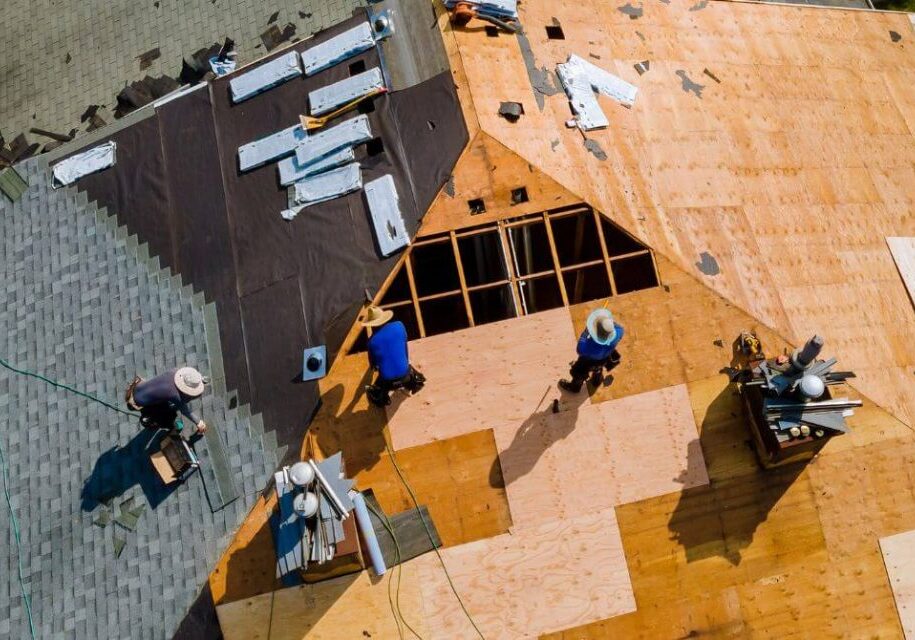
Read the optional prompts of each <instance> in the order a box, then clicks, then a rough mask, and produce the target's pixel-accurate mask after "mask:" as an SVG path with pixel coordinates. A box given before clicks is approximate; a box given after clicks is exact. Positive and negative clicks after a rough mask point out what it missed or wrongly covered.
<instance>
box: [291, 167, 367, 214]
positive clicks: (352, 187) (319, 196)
mask: <svg viewBox="0 0 915 640" xmlns="http://www.w3.org/2000/svg"><path fill="white" fill-rule="evenodd" d="M361 188H362V172H361V171H360V170H359V163H358V162H353V163H351V164H348V165H344V166H342V167H338V168H337V169H331V170H330V171H325V172H324V173H319V174H317V175H313V176H308V177H307V178H303V179H302V180H299V181H298V182H296V183H295V203H296V204H299V205H302V206H303V207H307V206H310V205H313V204H318V203H319V202H326V201H327V200H333V199H334V198H339V197H340V196H342V195H346V194H347V193H352V192H353V191H358V190H359V189H361Z"/></svg>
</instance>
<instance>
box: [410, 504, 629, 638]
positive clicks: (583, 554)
mask: <svg viewBox="0 0 915 640" xmlns="http://www.w3.org/2000/svg"><path fill="white" fill-rule="evenodd" d="M442 555H443V556H444V561H445V563H446V566H447V567H448V570H449V572H450V573H451V577H452V579H453V581H454V585H455V587H456V589H457V591H458V593H459V594H460V595H461V598H462V600H463V601H464V604H465V606H466V607H467V610H468V611H469V612H470V614H471V616H473V618H474V621H475V622H476V624H477V626H478V627H479V628H480V631H481V632H482V633H483V635H484V636H485V637H487V638H504V639H512V638H536V637H537V636H538V635H540V634H541V633H545V632H549V631H553V630H557V629H562V628H565V627H569V626H573V625H577V624H585V623H587V622H590V621H593V620H598V619H601V618H605V617H608V616H613V615H618V614H621V613H625V612H627V611H632V610H634V609H635V600H634V599H633V597H632V590H631V587H630V584H629V571H628V569H627V567H626V559H625V557H624V554H623V548H622V543H621V541H620V537H619V529H618V527H617V522H616V516H615V515H614V513H613V509H605V510H602V511H595V512H591V513H583V514H580V515H579V516H577V517H574V518H569V519H567V520H554V521H552V522H549V523H546V524H543V525H540V526H538V527H534V528H530V529H525V530H523V531H521V532H516V533H513V534H506V535H502V536H497V537H495V538H490V539H488V540H480V541H478V542H474V543H472V544H465V545H461V546H459V547H453V548H450V549H445V550H443V551H442ZM414 562H416V563H418V564H419V565H420V575H421V579H422V594H423V600H424V602H425V604H426V613H427V616H428V619H427V628H428V629H429V632H430V635H428V636H425V637H428V638H441V639H443V640H456V639H458V638H474V637H479V636H477V635H476V632H475V631H474V630H473V628H472V627H471V626H470V623H469V622H468V621H467V619H466V617H464V614H463V612H462V611H461V608H460V606H459V604H458V602H457V600H456V599H455V597H454V595H453V594H452V593H451V591H450V589H449V587H448V583H447V582H446V580H445V577H444V574H443V572H442V569H441V567H440V566H439V565H438V560H437V559H436V558H435V556H433V555H428V554H427V555H425V556H423V557H421V558H417V559H416V560H415V561H414Z"/></svg>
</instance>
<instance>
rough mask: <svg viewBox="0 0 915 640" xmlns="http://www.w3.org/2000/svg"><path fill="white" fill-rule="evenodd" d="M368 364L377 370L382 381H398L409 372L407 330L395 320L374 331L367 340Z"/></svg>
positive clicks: (401, 323)
mask: <svg viewBox="0 0 915 640" xmlns="http://www.w3.org/2000/svg"><path fill="white" fill-rule="evenodd" d="M367 351H368V352H369V364H371V365H372V366H373V367H374V368H376V369H378V375H379V376H380V377H381V379H382V380H398V379H400V378H403V377H404V376H405V375H407V374H408V373H409V372H410V357H409V355H408V354H407V330H406V328H404V326H403V322H400V321H399V320H395V321H394V322H389V323H387V324H386V325H384V326H383V327H381V328H380V329H378V330H376V331H375V333H373V334H372V337H371V338H369V341H368V345H367Z"/></svg>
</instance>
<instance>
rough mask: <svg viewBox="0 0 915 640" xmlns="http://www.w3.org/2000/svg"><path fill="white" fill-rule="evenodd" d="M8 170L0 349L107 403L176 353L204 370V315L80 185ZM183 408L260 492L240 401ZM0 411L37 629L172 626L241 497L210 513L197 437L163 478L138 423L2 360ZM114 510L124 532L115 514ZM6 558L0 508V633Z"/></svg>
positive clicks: (256, 446) (14, 618) (4, 629)
mask: <svg viewBox="0 0 915 640" xmlns="http://www.w3.org/2000/svg"><path fill="white" fill-rule="evenodd" d="M18 169H19V171H20V172H21V173H23V175H24V176H27V179H28V181H29V189H28V191H27V192H26V193H25V194H24V195H23V197H22V199H21V200H20V201H19V202H17V203H16V204H10V203H9V202H8V201H5V202H3V203H0V225H2V230H0V266H2V269H3V280H2V282H3V285H2V286H0V357H2V358H4V359H7V360H9V361H11V363H12V364H13V365H15V366H17V367H20V368H22V369H27V370H31V371H36V372H39V373H42V374H44V375H47V376H48V377H51V378H54V379H56V380H59V381H61V382H64V383H67V384H71V385H73V386H75V387H77V388H79V389H82V390H85V391H88V392H90V393H93V394H96V395H98V396H99V397H101V398H104V399H106V400H108V401H110V402H113V403H117V404H119V405H120V404H122V402H123V401H122V399H121V398H122V396H123V388H124V387H125V386H126V384H127V383H128V382H129V381H130V379H131V378H132V376H133V375H134V374H138V375H141V376H147V377H148V376H151V375H153V374H155V373H156V372H157V371H160V370H162V369H164V368H166V367H173V366H180V365H181V364H184V363H188V364H191V365H193V366H197V367H198V368H200V369H201V370H203V371H204V372H210V367H211V358H210V355H209V354H210V352H211V350H214V349H218V348H219V346H218V344H215V343H214V342H213V340H212V336H210V337H209V338H210V341H209V342H208V336H207V333H206V330H205V322H204V315H205V313H213V310H212V309H205V308H204V306H202V303H201V299H200V297H196V298H195V297H193V296H192V295H191V293H192V292H191V291H190V290H189V289H187V288H182V283H181V282H180V279H178V278H174V277H172V274H171V273H169V272H167V271H160V270H158V267H157V263H156V261H149V260H148V251H147V250H146V248H145V245H138V243H137V241H136V238H135V237H132V236H128V235H127V234H126V232H125V231H124V230H123V229H121V228H118V227H117V225H116V224H114V223H113V221H112V220H111V219H110V218H108V217H107V213H106V212H104V211H98V210H97V209H96V207H95V205H94V204H92V203H89V202H87V201H86V196H85V194H76V192H75V191H73V190H57V191H55V190H52V189H50V187H49V184H50V174H49V172H48V171H47V168H46V167H44V166H43V165H42V163H41V161H40V160H32V161H29V162H26V163H23V164H22V165H20V166H19V167H18ZM213 360H214V361H217V365H216V366H217V367H218V362H221V357H217V358H213ZM213 373H214V375H222V374H221V372H219V371H216V372H213ZM196 408H197V409H198V410H199V412H200V414H201V415H202V416H203V417H204V419H205V420H206V421H207V423H208V424H210V425H212V427H215V430H216V431H214V433H216V432H217V431H218V433H219V435H220V437H221V441H222V444H223V446H224V448H225V450H226V457H227V459H228V460H230V461H231V460H237V461H242V464H237V465H233V466H231V468H230V471H231V473H232V474H233V475H234V481H235V485H236V487H237V488H238V490H239V491H248V490H249V488H250V487H262V486H263V485H264V484H265V483H266V482H267V480H268V478H269V477H270V473H271V472H272V470H273V468H274V466H275V464H276V457H275V452H274V451H272V450H270V448H269V443H268V447H267V448H266V449H265V445H264V440H263V435H262V433H263V427H262V426H261V424H260V422H259V421H255V424H254V425H253V428H252V424H251V420H252V418H251V417H250V414H249V412H247V410H246V409H247V408H246V407H240V408H239V409H236V410H233V409H229V408H228V403H227V401H226V399H225V398H223V397H221V396H220V395H218V394H215V393H210V394H207V395H205V396H204V398H203V399H202V401H200V402H199V403H198V406H197V407H196ZM0 411H2V412H3V414H4V415H5V416H6V420H5V421H4V423H3V426H0V445H2V446H3V449H4V454H5V457H6V459H7V462H8V464H9V470H10V487H9V488H10V493H11V501H12V504H13V507H14V509H15V513H16V516H17V518H18V520H19V524H20V528H21V561H22V565H23V576H24V582H25V586H26V589H27V592H28V593H29V595H30V597H31V602H32V614H33V619H34V622H35V627H36V635H37V636H38V637H41V638H46V637H47V638H54V637H61V638H64V637H66V638H74V637H77V638H79V637H83V638H85V637H92V638H109V637H131V638H163V637H171V635H172V633H173V632H174V630H175V629H176V628H177V626H178V624H179V623H180V621H181V619H182V618H183V616H184V613H185V612H186V611H187V609H188V607H189V606H190V605H191V604H192V603H193V601H194V600H195V598H196V597H197V594H198V592H199V590H200V588H201V587H202V586H203V584H204V583H205V582H206V580H207V577H208V574H209V570H210V568H211V567H212V566H213V565H214V564H215V562H216V560H217V559H218V556H219V554H221V553H222V551H223V550H224V548H225V545H226V544H227V541H228V540H229V539H230V538H231V534H232V533H233V532H234V530H235V529H236V528H237V527H238V525H239V524H240V523H241V521H242V519H243V518H244V516H245V514H246V513H247V512H248V510H249V509H250V507H251V506H252V504H253V503H254V501H255V499H256V497H257V496H256V493H254V492H250V491H248V492H247V493H244V494H242V495H241V496H240V497H239V499H238V500H235V501H234V502H232V503H230V504H229V505H227V506H226V507H225V508H224V509H223V510H221V511H217V512H215V513H214V512H213V511H212V510H211V508H210V500H211V499H213V496H214V493H218V492H217V491H216V488H217V486H218V483H217V479H216V475H215V473H214V470H213V465H212V464H211V459H210V451H209V449H208V447H207V445H206V441H204V440H201V441H199V442H198V443H197V444H196V450H197V452H198V454H199V456H200V458H201V461H202V469H201V470H200V472H199V473H196V474H194V475H193V476H191V478H189V479H188V481H187V482H185V483H184V484H182V485H180V486H177V487H169V488H165V487H163V486H162V485H161V482H160V481H159V479H158V477H156V476H155V475H154V472H153V470H152V468H151V466H150V465H149V462H148V457H147V455H146V453H145V452H144V448H145V446H146V445H147V442H148V441H149V438H150V436H151V434H150V433H149V432H145V431H143V430H142V429H141V428H140V427H139V425H138V423H137V421H136V420H135V419H134V418H132V417H129V416H126V415H123V414H120V413H117V412H115V411H113V410H111V409H108V408H106V407H103V406H101V405H99V404H97V403H95V402H91V401H89V400H87V399H85V398H82V397H80V396H78V395H75V394H73V393H70V392H67V391H64V390H62V389H56V388H54V387H51V386H50V385H48V384H46V383H44V382H42V381H40V380H37V379H35V378H31V377H27V376H24V375H19V374H15V373H13V372H11V371H8V370H6V369H2V370H0ZM208 495H209V498H208ZM131 498H132V502H130V503H128V504H127V505H126V506H123V505H122V503H124V502H125V501H128V500H130V499H131ZM213 502H214V505H213V506H214V507H218V506H219V504H218V503H219V501H218V500H215V499H213ZM124 510H127V512H128V514H129V515H127V516H126V517H124V516H122V517H121V518H120V520H121V522H122V523H124V524H128V525H129V524H134V517H135V519H136V522H135V526H134V529H133V530H130V527H129V526H126V527H125V526H121V525H120V524H115V520H117V519H118V518H119V515H120V514H121V513H122V512H123V511H124ZM122 542H123V545H122ZM119 546H123V548H122V549H121V550H120V555H117V553H116V551H117V548H118V547H119ZM18 555H19V554H18V552H17V547H16V544H15V540H14V538H13V535H12V530H11V526H10V519H9V518H8V517H3V518H0V558H2V560H0V636H2V637H10V638H27V637H29V629H28V620H27V616H26V613H25V611H24V608H23V602H22V599H21V596H20V586H19V581H18V572H17V556H18Z"/></svg>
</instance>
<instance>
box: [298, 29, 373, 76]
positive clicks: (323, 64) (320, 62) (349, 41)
mask: <svg viewBox="0 0 915 640" xmlns="http://www.w3.org/2000/svg"><path fill="white" fill-rule="evenodd" d="M374 46H375V37H374V35H373V34H372V27H371V26H370V25H369V23H368V22H363V23H362V24H359V25H357V26H355V27H353V28H352V29H349V30H347V31H344V32H343V33H341V34H340V35H338V36H334V37H333V38H331V39H330V40H328V41H326V42H322V43H321V44H319V45H315V46H313V47H311V48H310V49H306V50H305V51H303V52H302V67H303V68H304V69H305V75H306V76H310V75H314V74H316V73H317V72H318V71H321V70H323V69H327V68H328V67H332V66H334V65H335V64H337V63H338V62H341V61H343V60H346V59H347V58H350V57H352V56H355V55H358V54H360V53H362V52H363V51H366V50H368V49H371V48H372V47H374Z"/></svg>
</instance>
